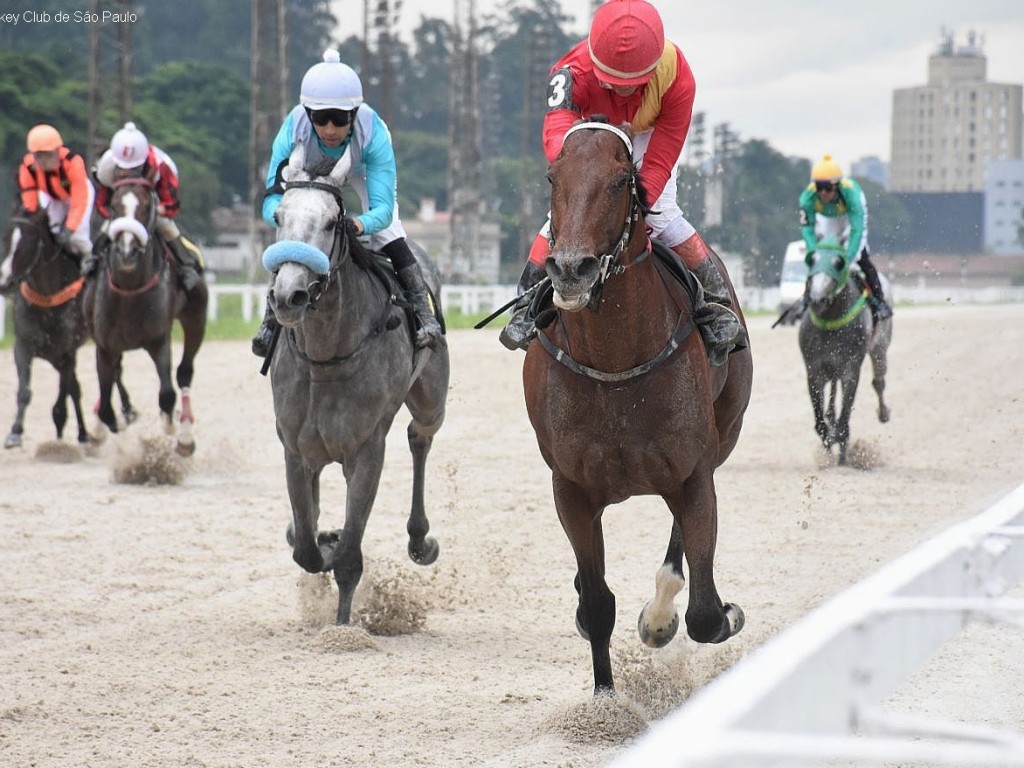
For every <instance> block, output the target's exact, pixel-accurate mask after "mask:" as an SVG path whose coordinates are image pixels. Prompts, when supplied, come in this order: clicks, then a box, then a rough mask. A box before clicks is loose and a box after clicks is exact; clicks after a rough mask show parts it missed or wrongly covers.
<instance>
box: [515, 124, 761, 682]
mask: <svg viewBox="0 0 1024 768" xmlns="http://www.w3.org/2000/svg"><path fill="white" fill-rule="evenodd" d="M631 139H632V135H631V132H630V130H629V128H628V126H627V127H623V128H621V129H620V128H614V127H612V126H610V125H608V124H606V123H599V122H592V123H581V124H578V125H577V126H574V128H573V129H571V130H570V131H569V133H568V134H567V135H566V138H565V144H564V146H563V147H562V151H561V153H560V154H559V156H558V157H557V158H556V159H555V161H554V162H553V163H552V164H551V168H550V172H549V175H548V178H549V180H550V182H551V187H552V190H551V221H552V240H553V242H552V249H551V255H550V256H549V257H548V259H547V263H546V270H547V274H548V277H550V278H551V283H552V286H553V288H554V303H555V306H556V307H557V308H558V309H559V312H558V314H557V317H556V319H555V320H554V322H553V323H551V324H550V325H549V326H548V327H547V328H546V329H544V330H542V331H541V333H540V334H539V336H538V338H537V339H535V340H534V342H533V343H532V344H531V346H530V348H529V350H528V351H527V354H526V362H525V365H524V369H523V382H524V386H525V393H526V407H527V411H528V412H529V416H530V421H531V423H532V424H533V428H534V430H535V431H536V433H537V442H538V444H539V446H540V450H541V454H542V455H543V457H544V460H545V461H546V462H547V464H548V466H549V467H551V476H552V488H553V491H554V497H555V506H556V508H557V511H558V518H559V520H560V521H561V523H562V528H563V529H564V530H565V533H566V535H567V536H568V538H569V542H570V543H571V544H572V548H573V551H574V552H575V554H576V564H577V575H576V589H577V591H578V592H579V605H578V608H577V611H576V624H577V628H578V629H579V631H580V634H582V635H583V636H584V637H585V638H588V639H589V640H590V647H591V653H592V656H593V666H594V686H595V693H600V692H602V691H611V690H613V689H614V685H613V681H612V669H611V660H610V655H609V640H610V638H611V634H612V629H613V627H614V624H615V596H614V595H613V594H612V592H611V590H609V588H608V585H607V583H606V582H605V550H604V535H603V532H602V528H601V516H602V514H603V512H604V510H605V508H606V507H607V506H608V505H609V504H615V503H618V502H622V501H625V500H626V499H628V498H630V497H631V496H639V495H657V496H661V497H662V498H663V499H664V500H665V503H666V504H667V505H668V507H669V509H670V510H671V512H672V518H673V524H672V530H671V535H670V537H669V545H668V551H667V553H666V555H665V560H664V565H663V566H662V567H661V568H660V569H659V571H658V574H657V576H656V579H655V582H656V595H655V598H654V599H653V600H652V601H651V602H650V603H648V604H647V605H646V606H645V607H644V608H643V610H642V611H641V613H640V619H639V623H638V629H639V632H640V636H641V639H642V640H643V641H644V642H645V643H647V644H648V645H650V646H653V647H660V646H663V645H665V644H666V643H668V642H669V641H670V640H671V639H672V637H673V636H674V635H675V632H676V629H677V627H678V624H679V616H678V613H677V612H676V610H675V607H674V605H673V598H674V596H675V595H676V593H678V592H679V590H680V589H681V588H682V586H683V584H684V579H683V566H682V558H683V555H684V553H685V556H686V561H687V564H688V567H689V572H690V592H689V603H688V606H687V609H686V628H687V631H688V633H689V635H690V637H691V638H693V639H694V640H696V641H698V642H702V643H720V642H722V641H724V640H726V639H728V638H729V637H731V636H732V635H734V634H736V633H737V632H739V631H740V629H741V628H742V626H743V612H742V611H741V610H740V609H739V607H738V606H735V605H732V604H730V603H723V602H722V600H721V598H720V597H719V596H718V590H717V589H716V587H715V580H714V556H715V542H716V537H717V527H718V510H717V502H716V497H715V480H714V473H715V468H716V467H718V466H719V465H720V464H722V462H723V461H725V459H726V458H727V457H728V456H729V454H730V453H731V452H732V450H733V448H734V447H735V445H736V441H737V439H738V437H739V432H740V427H741V424H742V422H743V413H744V411H745V410H746V407H747V403H748V402H749V399H750V385H751V378H752V366H751V357H750V351H749V350H743V351H740V352H737V353H734V354H733V355H732V356H731V357H730V358H729V362H728V363H727V364H726V365H724V366H721V367H719V368H713V367H711V366H709V364H708V360H707V355H706V352H705V349H704V345H703V342H702V340H701V336H700V334H699V333H695V332H694V325H693V302H692V300H691V298H690V295H689V293H688V292H687V291H686V290H685V289H684V287H683V285H682V284H681V283H680V282H679V281H678V280H676V278H675V277H674V276H673V274H672V271H671V270H670V269H668V268H666V266H665V264H664V263H663V262H662V261H661V260H660V259H658V258H654V257H652V256H651V250H650V248H649V240H648V238H647V235H646V233H645V229H644V224H643V216H642V214H643V211H644V210H645V207H646V206H645V205H644V203H643V199H644V195H643V194H642V191H641V190H639V189H638V182H637V175H636V169H635V167H634V165H633V160H632V143H631ZM714 258H716V259H717V258H718V257H717V255H716V256H714ZM720 268H721V267H720ZM722 272H723V275H724V274H725V271H724V269H723V270H722ZM726 279H728V278H726ZM730 292H732V293H733V306H736V307H738V306H739V304H738V303H737V301H736V297H735V293H734V292H733V291H732V287H731V286H730ZM741 319H742V316H741Z"/></svg>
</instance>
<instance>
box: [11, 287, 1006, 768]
mask: <svg viewBox="0 0 1024 768" xmlns="http://www.w3.org/2000/svg"><path fill="white" fill-rule="evenodd" d="M771 319H772V318H768V317H757V318H754V319H753V320H752V321H751V334H752V341H753V351H754V366H755V379H754V396H753V402H752V404H751V407H750V409H749V410H748V412H747V419H746V426H745V428H744V434H743V436H742V438H741V440H740V444H739V446H738V448H737V450H736V452H735V453H734V454H733V456H732V458H731V459H730V460H729V462H727V464H726V465H725V466H724V467H723V468H722V469H721V470H719V472H718V474H717V481H718V482H717V485H718V498H719V509H720V516H719V545H718V556H717V572H716V580H717V583H718V587H719V591H720V593H721V594H722V597H723V599H725V600H729V601H734V602H736V603H738V604H740V605H741V606H742V607H743V608H744V610H745V612H746V616H747V626H746V628H745V629H744V631H743V632H742V633H741V634H740V635H738V636H737V637H736V638H733V639H732V640H731V641H729V642H728V643H726V644H724V645H722V646H715V647H704V646H697V645H696V644H694V643H693V642H692V641H690V640H689V639H688V638H686V637H685V633H681V635H680V636H679V637H677V638H676V639H675V640H674V641H673V642H672V643H671V644H670V645H669V646H668V647H667V648H666V649H663V650H661V651H658V652H655V653H651V652H648V651H646V650H644V649H643V647H642V645H641V644H640V641H639V639H638V638H637V636H636V631H635V625H636V616H637V613H638V611H639V610H640V608H641V606H642V605H643V603H644V602H645V601H646V600H647V599H649V598H650V596H651V595H652V593H653V578H654V573H655V570H656V568H657V566H658V565H659V564H660V561H661V558H662V555H663V550H664V544H665V542H666V539H667V534H668V531H669V517H668V513H667V511H666V510H665V509H664V507H663V505H662V504H661V503H660V502H658V501H656V500H654V499H647V498H642V499H633V500H631V501H629V502H627V503H625V504H622V505H619V506H617V507H613V508H611V509H609V510H608V512H607V514H606V515H605V520H606V525H605V530H606V539H607V542H608V576H609V584H610V586H611V588H612V589H613V591H614V592H615V593H616V597H617V605H618V621H617V624H616V629H615V635H614V636H613V640H612V651H613V666H614V670H615V674H616V680H617V683H618V685H619V689H620V693H621V694H622V696H620V697H619V700H618V702H616V703H614V704H609V705H607V706H603V705H601V704H595V703H594V702H592V700H591V689H592V672H591V666H590V653H589V647H588V645H587V644H586V643H585V642H584V641H583V640H582V639H580V638H579V636H578V635H577V634H576V631H575V628H574V625H573V614H574V611H575V605H576V599H575V592H574V591H573V588H572V577H573V573H574V570H575V569H574V566H573V558H572V554H571V550H570V548H569V545H568V543H567V541H566V540H565V537H564V535H563V534H562V531H561V529H560V527H559V525H558V522H557V519H556V516H555V513H554V509H553V504H552V501H551V492H550V483H549V480H548V475H547V471H546V467H545V466H544V464H543V462H542V460H541V458H540V455H539V452H538V450H537V447H536V443H535V442H534V439H533V433H532V430H531V429H530V426H529V423H528V421H527V418H526V411H525V406H524V404H523V397H522V383H521V378H520V371H521V365H522V359H523V358H522V355H521V354H513V353H510V352H507V351H505V350H504V349H503V348H502V347H501V346H500V345H499V344H498V342H497V340H496V336H497V330H498V329H497V326H492V327H491V328H489V329H487V330H484V331H456V332H453V333H452V334H451V335H450V348H451V353H452V386H451V392H450V398H449V410H448V420H447V422H446V424H445V426H444V428H443V429H442V431H441V432H440V434H439V435H438V437H437V439H436V440H435V443H434V450H433V452H432V454H431V457H430V462H429V465H428V472H429V477H428V484H427V490H428V510H427V511H428V515H429V517H430V521H431V524H432V533H434V534H435V535H436V536H437V538H438V540H439V542H440V544H441V556H440V559H439V560H438V562H437V563H436V564H435V565H434V566H431V567H429V568H425V569H424V568H418V567H417V566H415V565H413V564H412V563H411V562H410V561H409V560H408V558H407V557H406V554H405V552H406V534H405V518H406V515H407V510H408V498H409V492H410V485H411V473H410V461H409V454H408V450H407V447H406V442H405V437H404V431H405V427H406V423H407V419H408V417H407V414H406V413H405V412H404V411H403V412H402V413H400V414H399V416H398V418H397V419H396V421H395V426H394V429H393V431H392V434H391V438H390V440H389V444H388V460H387V465H386V467H385V470H384V477H383V480H382V483H381V491H380V494H379V496H378V499H377V503H376V507H375V509H374V513H373V515H372V517H371V519H370V523H369V526H368V530H367V535H366V540H365V547H364V553H365V555H366V559H367V572H366V574H365V576H364V586H366V587H367V589H365V590H364V591H363V593H362V596H361V598H360V599H361V604H362V605H363V611H364V613H363V615H364V616H365V617H366V625H368V626H370V628H371V630H373V631H372V632H367V631H366V630H365V629H362V628H335V627H333V626H332V618H333V616H332V611H333V608H334V600H333V597H332V596H331V595H330V594H327V595H326V599H324V596H323V595H318V591H320V592H323V591H324V586H323V581H322V579H318V578H317V577H313V576H305V575H303V574H302V573H301V571H300V569H299V568H298V566H296V565H295V564H294V563H293V562H292V560H291V554H290V552H289V550H288V548H287V546H286V544H285V540H284V532H285V526H286V524H287V522H288V520H289V519H290V514H291V513H290V509H289V506H288V498H287V493H286V489H285V482H284V471H283V462H282V455H281V448H280V445H279V443H278V441H277V437H276V434H275V430H274V421H273V415H272V409H271V402H270V391H269V382H268V381H267V380H266V379H264V378H262V377H260V376H259V375H257V368H258V365H257V362H258V361H257V360H256V359H255V358H253V357H252V356H251V355H250V353H249V350H248V344H247V343H241V342H231V343H226V342H211V343H208V344H207V345H206V346H204V348H203V349H202V350H201V351H200V354H199V357H198V359H197V369H196V378H195V382H194V387H193V405H194V408H195V411H196V415H197V418H198V424H197V430H196V434H197V443H198V450H197V452H196V455H195V456H194V457H193V458H191V459H189V460H184V461H181V462H179V463H175V460H172V459H169V458H166V457H165V458H164V459H163V460H165V461H167V462H170V463H171V464H172V465H173V468H174V471H175V472H178V473H179V474H180V482H179V483H178V484H165V485H157V484H149V485H126V484H119V483H115V482H113V480H112V472H113V468H114V467H115V466H117V465H119V463H123V462H125V461H126V460H131V458H132V457H133V456H134V455H135V454H136V453H137V452H138V450H139V448H140V446H142V445H144V441H143V440H142V439H141V438H143V437H145V438H146V439H147V440H148V441H151V438H152V436H153V435H155V434H156V429H155V413H156V396H155V388H156V378H155V375H154V374H153V373H152V368H151V364H150V362H149V360H148V358H147V357H146V356H145V354H144V353H142V352H135V353H132V354H131V355H130V356H129V357H128V358H127V361H126V381H127V382H128V384H129V387H130V389H131V391H132V393H133V395H134V402H135V404H136V407H137V408H138V409H139V410H140V411H141V412H142V414H143V418H142V420H141V421H140V422H139V423H137V424H135V425H132V427H130V428H129V430H128V431H127V432H125V433H122V434H121V435H119V436H117V437H115V438H113V439H111V440H108V442H107V443H106V444H105V445H104V446H103V447H102V448H101V449H99V451H96V452H93V453H91V454H90V455H88V456H84V457H83V458H81V459H80V460H78V461H71V462H66V463H55V462H54V461H46V460H43V459H42V458H41V457H38V456H37V450H38V449H39V448H41V447H42V448H43V449H45V448H46V447H47V444H48V443H50V442H52V438H53V436H54V435H53V429H52V425H51V424H50V407H51V405H52V402H53V398H54V393H55V391H56V376H55V374H54V373H53V371H52V370H51V369H50V368H49V366H48V365H46V364H45V363H42V362H40V361H36V362H35V365H34V368H33V372H34V377H33V384H34V399H33V402H32V404H31V405H30V407H29V414H28V419H27V424H26V441H25V446H24V447H23V448H21V449H14V450H8V451H4V452H3V453H2V454H0V524H2V531H3V535H2V537H0V562H2V567H0V596H2V602H0V765H2V766H5V767H6V766H11V767H15V766H17V767H18V768H21V767H23V766H39V767H43V768H51V767H52V768H57V767H58V766H59V767H60V768H69V767H71V766H90V767H91V768H124V766H130V765H131V766H143V767H144V768H200V767H202V768H228V767H229V766H230V767H232V768H234V767H237V768H254V767H255V766H305V767H307V768H341V767H342V766H410V765H413V766H481V765H483V766H510V767H511V766H515V767H516V768H531V767H532V766H561V767H563V768H570V767H573V768H582V767H583V766H597V765H602V764H604V763H605V762H607V761H608V760H610V759H611V758H612V757H614V756H615V755H616V754H617V753H618V752H620V751H621V750H622V749H623V746H624V744H626V743H628V740H629V739H630V738H631V737H632V735H635V733H636V730H637V728H638V727H640V726H641V725H642V722H643V721H644V720H649V719H650V718H652V717H656V716H658V715H660V714H662V713H663V712H664V711H666V710H667V709H668V708H670V707H672V706H674V705H676V704H678V703H680V702H681V701H683V700H685V698H686V697H687V695H688V694H689V692H690V691H691V690H692V689H693V688H694V687H696V686H700V685H702V684H703V683H704V682H706V681H707V680H708V679H710V678H713V677H714V676H715V675H717V674H718V673H720V672H721V671H722V670H723V669H725V668H727V667H728V666H730V665H731V664H733V663H734V662H735V661H736V660H737V659H739V658H740V657H742V656H743V655H744V654H746V653H748V652H749V651H750V650H751V649H753V648H755V647H756V646H758V645H759V644H761V643H763V642H764V641H765V640H766V639H767V638H769V637H770V636H771V635H773V634H774V633H775V632H777V631H778V630H780V629H782V628H784V627H786V626H787V625H788V624H790V623H792V622H793V621H794V620H795V619H797V618H799V617H800V616H802V615H804V614H805V613H807V612H808V611H809V610H810V609H812V608H814V607H815V606H816V605H818V604H820V603H821V602H822V601H823V600H824V599H826V598H827V597H829V596H831V595H833V594H835V593H836V592H838V591H840V590H842V589H844V588H845V587H847V586H850V585H851V584H853V583H854V582H856V581H857V580H859V579H860V578H862V577H864V576H865V575H867V574H869V573H871V572H872V571H874V570H875V569H877V568H878V567H879V566H880V565H881V564H883V563H885V562H886V561H888V560H890V559H892V558H893V557H895V556H897V555H899V554H902V553H903V552H905V551H906V550H908V549H910V548H912V547H913V546H915V545H916V544H918V543H919V542H921V541H923V540H925V539H927V538H929V537H930V536H932V535H934V534H935V533H937V532H939V531H940V530H942V529H944V528H945V527H947V526H948V525H950V524H951V523H953V522H955V521H957V520H960V519H963V518H964V517H967V516H969V515H972V514H976V513H978V512H980V511H982V510H983V509H984V508H986V507H987V506H988V505H989V504H990V503H992V502H994V501H995V500H997V499H998V498H1000V497H1001V496H1003V495H1004V494H1005V493H1007V492H1008V491H1010V490H1011V489H1013V488H1014V487H1016V486H1017V485H1018V484H1020V482H1022V481H1024V451H1022V450H1021V442H1022V439H1024V400H1022V398H1021V391H1022V386H1021V375H1022V372H1024V307H1022V306H1020V305H1016V306H998V307H974V306H968V307H936V308H916V309H901V310H900V311H899V312H898V314H897V316H896V319H895V339H894V342H893V346H892V348H891V353H890V366H891V367H890V376H889V388H888V392H887V396H888V397H887V399H888V402H889V404H890V406H891V407H892V412H893V416H892V421H891V422H890V423H889V424H887V425H882V424H879V423H878V421H877V420H876V418H875V399H874V393H873V392H872V391H871V389H870V384H869V382H868V379H869V376H865V377H863V378H862V384H861V390H860V392H859V393H858V401H857V407H856V410H855V412H854V417H853V421H852V431H853V437H854V439H855V440H860V441H862V442H863V443H864V444H865V445H866V446H867V447H868V448H869V453H870V454H871V455H872V456H874V457H876V458H877V461H876V463H875V466H873V467H871V468H870V469H867V470H857V469H851V468H819V466H818V463H817V461H816V438H815V435H814V432H813V424H812V417H811V410H810V404H809V402H808V399H807V395H806V389H805V384H804V375H803V365H802V361H801V359H800V354H799V350H798V349H797V344H796V332H795V330H794V329H792V328H783V329H776V330H770V329H769V326H770V323H771ZM79 361H80V363H79V374H80V378H81V380H82V384H83V388H84V389H85V392H86V401H87V403H88V404H89V406H90V407H91V404H92V402H93V400H94V399H95V396H96V379H95V373H94V364H93V350H92V347H91V346H87V347H85V348H83V350H82V351H81V353H80V356H79ZM15 389H16V381H15V375H14V364H13V359H12V354H11V351H10V350H3V351H0V427H2V428H3V431H4V434H6V433H7V429H8V427H9V425H10V422H11V420H12V419H13V415H14V405H15ZM90 424H91V419H90ZM72 434H73V432H72ZM158 444H159V443H158ZM43 452H44V453H45V450H44V451H43ZM322 502H323V508H324V513H323V527H339V526H341V524H342V522H343V504H344V480H343V478H342V476H341V472H340V469H338V468H332V469H331V470H330V471H328V472H326V473H325V475H324V483H323V490H322ZM682 605H683V603H682V600H680V606H681V609H682ZM325 606H326V608H325ZM402 630H404V632H402ZM389 632H400V633H399V634H386V633H389ZM1001 634H1002V636H1004V637H1005V635H1006V634H1007V632H1006V630H1005V629H1004V630H1002V631H1001ZM1017 634H1018V635H1019V634H1020V633H1017ZM986 638H987V636H986V637H982V638H980V640H981V642H978V641H977V640H976V641H975V642H974V643H972V644H971V645H970V646H969V649H968V651H967V656H968V660H967V661H966V662H965V661H964V660H963V659H956V658H951V659H950V660H947V661H943V660H942V659H940V660H938V662H937V664H938V665H939V666H937V667H933V668H930V670H926V671H925V673H923V675H922V676H921V679H920V680H919V681H918V682H917V683H916V685H917V690H919V691H920V693H918V694H915V697H916V698H917V699H918V700H919V704H920V706H922V707H924V708H925V709H926V710H928V711H929V712H933V713H936V714H943V715H947V716H951V717H954V718H956V717H967V718H972V719H978V720H981V721H984V722H987V723H989V724H992V725H997V726H1001V727H1008V728H1012V729H1015V730H1018V731H1021V730H1024V705H1022V696H1021V693H1020V691H1021V686H1020V679H1019V672H1020V667H1019V663H1016V664H1014V663H1013V661H1012V659H1013V658H1016V659H1017V661H1018V662H1019V658H1020V654H1021V652H1022V650H1021V646H1020V644H1017V645H1015V646H1014V645H1012V644H1011V645H1010V646H1008V647H1009V648H1010V649H1011V650H1012V651H1013V653H1014V655H1013V656H1011V657H1010V659H1009V661H1008V660H1007V659H1006V658H1004V657H1002V656H1000V655H999V654H998V653H997V652H996V646H997V645H1000V643H994V642H988V641H987V639H986ZM1017 640H1019V638H1017ZM943 665H945V666H943ZM982 690H983V691H984V692H985V693H984V696H980V695H976V696H975V697H974V698H971V697H970V695H969V694H970V693H972V692H975V693H977V692H979V691H982ZM958 691H959V693H958ZM965 692H966V694H968V695H967V696H965V695H964V693H965ZM981 699H983V700H981Z"/></svg>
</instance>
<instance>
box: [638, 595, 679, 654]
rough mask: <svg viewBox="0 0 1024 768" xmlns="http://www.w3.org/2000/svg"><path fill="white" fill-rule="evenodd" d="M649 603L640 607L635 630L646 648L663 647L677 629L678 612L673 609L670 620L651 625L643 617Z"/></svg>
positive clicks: (670, 640)
mask: <svg viewBox="0 0 1024 768" xmlns="http://www.w3.org/2000/svg"><path fill="white" fill-rule="evenodd" d="M650 605H651V604H650V603H647V605H645V606H644V607H643V609H641V611H640V616H639V617H638V618H637V620H636V631H637V633H638V634H639V635H640V641H641V642H642V643H643V644H644V645H646V646H647V647H648V648H664V647H665V646H666V645H668V644H669V643H670V642H672V638H674V637H675V636H676V632H678V631H679V612H678V611H673V612H672V618H671V620H669V621H668V622H667V623H663V624H661V625H660V626H657V627H653V626H651V625H650V624H649V623H648V622H647V621H645V619H644V615H645V614H646V613H647V609H648V607H649V606H650Z"/></svg>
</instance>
